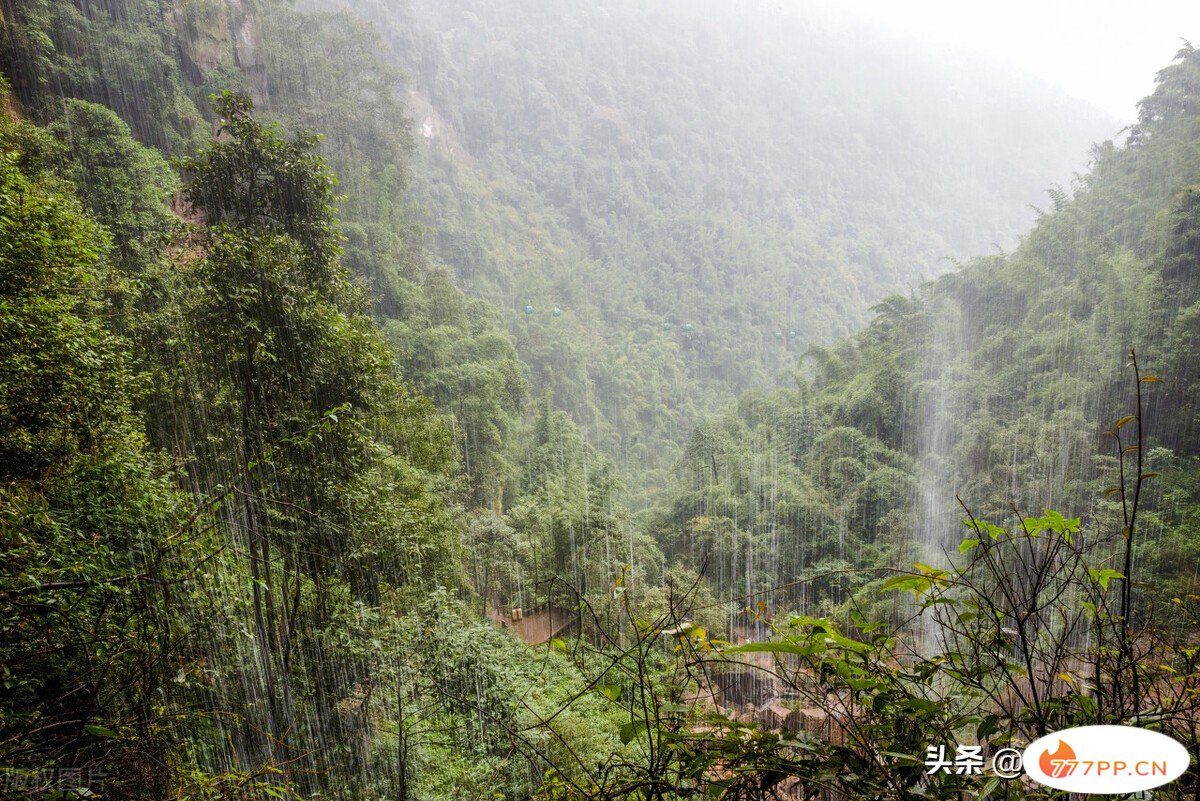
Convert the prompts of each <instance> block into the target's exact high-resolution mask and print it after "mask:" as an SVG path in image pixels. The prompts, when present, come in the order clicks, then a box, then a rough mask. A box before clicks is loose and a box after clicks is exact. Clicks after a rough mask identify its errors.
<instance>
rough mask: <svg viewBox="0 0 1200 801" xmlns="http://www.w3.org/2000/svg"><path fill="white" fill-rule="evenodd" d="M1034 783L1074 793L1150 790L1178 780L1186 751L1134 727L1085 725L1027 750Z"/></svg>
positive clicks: (1027, 768) (1048, 737)
mask: <svg viewBox="0 0 1200 801" xmlns="http://www.w3.org/2000/svg"><path fill="white" fill-rule="evenodd" d="M1024 763H1025V772H1026V774H1027V775H1028V776H1029V778H1031V779H1033V780H1034V781H1036V782H1038V783H1039V784H1044V785H1046V786H1047V787H1053V788H1054V789H1056V790H1066V791H1068V792H1073V793H1093V794H1117V793H1133V792H1138V791H1141V790H1149V789H1151V788H1153V787H1158V786H1160V785H1163V784H1166V783H1167V782H1170V781H1174V780H1175V779H1177V778H1179V776H1181V775H1182V774H1183V773H1184V771H1186V770H1187V768H1188V763H1189V757H1188V753H1187V750H1186V749H1185V748H1184V747H1183V746H1182V745H1180V744H1179V743H1178V742H1176V741H1175V740H1173V739H1171V738H1170V737H1167V736H1166V735H1164V734H1160V733H1158V732H1154V731H1150V730H1148V729H1139V728H1135V727H1133V726H1081V727H1078V728H1074V729H1066V730H1064V731H1061V732H1054V733H1052V734H1048V735H1046V736H1045V737H1041V738H1039V739H1037V740H1034V741H1033V742H1032V743H1030V744H1029V746H1028V747H1027V748H1026V749H1025V754H1024Z"/></svg>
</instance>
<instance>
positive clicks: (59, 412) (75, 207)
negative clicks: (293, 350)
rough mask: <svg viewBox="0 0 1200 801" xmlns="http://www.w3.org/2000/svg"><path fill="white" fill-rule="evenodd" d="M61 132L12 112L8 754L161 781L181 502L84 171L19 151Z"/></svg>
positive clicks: (0, 546)
mask: <svg viewBox="0 0 1200 801" xmlns="http://www.w3.org/2000/svg"><path fill="white" fill-rule="evenodd" d="M48 141H49V140H48V139H46V138H45V135H44V134H41V133H39V132H36V131H33V130H32V129H31V128H30V127H29V126H27V125H26V124H24V123H19V122H14V121H13V120H11V119H10V118H8V117H7V116H4V117H0V243H3V244H0V343H3V344H0V464H2V465H3V468H0V554H2V558H0V565H2V569H0V599H2V600H3V610H4V611H3V616H2V618H0V665H2V666H3V667H0V683H2V684H3V686H4V693H3V702H2V703H0V764H3V765H5V767H6V768H8V769H19V770H29V771H34V772H35V775H36V773H37V772H38V771H45V770H49V769H63V770H65V769H75V770H78V771H81V772H82V774H83V775H88V774H90V772H93V771H99V772H108V773H110V774H111V775H112V777H113V780H112V787H113V791H114V792H115V793H124V794H126V795H127V796H128V797H137V796H156V795H161V794H163V793H165V792H169V789H168V788H169V787H170V786H171V782H172V776H173V768H172V759H173V753H174V747H173V743H172V733H171V731H170V728H169V726H168V725H167V724H166V721H165V720H164V719H163V717H162V715H163V713H164V711H165V709H164V706H163V700H164V699H163V698H162V696H161V695H160V692H161V688H162V686H163V685H164V684H165V682H166V681H167V676H168V675H169V674H170V672H171V670H172V669H173V667H174V665H175V664H177V662H178V659H179V655H178V653H177V651H176V649H175V647H174V645H173V643H172V638H171V635H170V630H169V624H168V622H167V619H166V614H165V612H166V610H165V608H164V606H163V604H164V601H165V598H166V597H167V592H168V589H167V579H168V574H167V571H168V570H173V568H174V563H173V561H171V557H172V554H171V553H169V552H168V548H167V547H166V544H167V542H169V540H170V539H171V536H170V535H171V534H173V533H174V534H176V535H177V534H178V533H179V528H178V527H179V525H180V521H181V519H182V512H181V509H182V508H183V503H182V498H181V497H180V496H179V494H178V493H177V491H176V490H175V488H174V485H173V481H172V479H171V477H170V473H169V471H168V470H167V469H166V467H165V465H164V464H162V462H161V461H160V460H158V459H157V458H155V457H154V456H153V455H152V454H150V453H149V452H148V451H147V450H146V448H145V444H144V440H143V437H142V435H141V433H140V430H139V429H140V425H139V422H140V421H139V420H138V419H137V415H136V413H135V404H136V402H137V401H138V399H139V396H140V393H139V391H138V387H137V385H136V383H135V381H134V380H133V365H132V363H131V358H130V354H129V350H128V344H127V343H126V342H124V341H123V340H121V339H120V338H118V337H117V336H115V335H114V334H113V333H111V331H109V330H108V329H107V328H106V325H105V322H106V320H105V318H106V317H108V316H110V315H111V313H112V308H113V307H112V304H111V303H110V300H111V297H112V293H113V292H114V291H116V290H117V289H118V288H119V287H118V286H117V284H116V283H115V281H114V280H113V275H114V274H113V271H112V268H111V265H110V264H109V263H108V261H107V260H106V256H107V254H108V252H109V241H110V240H109V237H108V235H107V233H106V232H105V231H104V230H103V229H102V228H101V227H100V226H98V225H97V224H96V223H94V222H92V221H91V220H89V219H87V218H86V217H85V216H84V213H83V208H82V205H81V204H80V202H79V201H78V200H77V199H76V198H75V197H74V196H73V195H72V194H71V189H70V186H69V185H68V184H66V183H64V182H62V181H61V180H60V179H58V178H56V177H54V176H52V175H50V174H48V173H46V172H43V171H37V170H33V169H30V168H28V167H27V168H24V169H23V168H22V166H21V165H22V163H23V162H24V163H26V164H28V163H29V162H30V161H36V160H37V159H36V158H35V159H30V158H28V157H29V156H30V155H31V154H29V153H27V152H26V151H25V150H24V145H25V143H30V142H36V143H38V144H39V145H41V144H45V143H46V142H48ZM41 781H42V780H41V779H36V780H34V781H33V782H32V783H31V784H30V785H29V788H28V789H30V791H31V792H32V791H33V790H35V789H36V788H37V787H38V786H39V785H40V782H41ZM22 786H23V785H22V784H21V783H20V782H17V783H16V784H14V785H13V787H14V788H15V791H17V792H20V791H21V788H22ZM71 789H73V788H71Z"/></svg>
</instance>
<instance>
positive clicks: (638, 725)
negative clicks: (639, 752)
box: [620, 720, 649, 745]
mask: <svg viewBox="0 0 1200 801" xmlns="http://www.w3.org/2000/svg"><path fill="white" fill-rule="evenodd" d="M648 728H649V727H648V726H647V725H646V721H644V720H631V721H629V722H628V723H626V724H625V725H623V726H622V727H621V732H620V735H621V745H629V744H630V743H631V742H633V740H634V738H635V737H637V736H638V734H640V733H641V732H644V731H647V730H648Z"/></svg>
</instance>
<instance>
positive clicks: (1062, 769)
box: [1038, 740, 1075, 779]
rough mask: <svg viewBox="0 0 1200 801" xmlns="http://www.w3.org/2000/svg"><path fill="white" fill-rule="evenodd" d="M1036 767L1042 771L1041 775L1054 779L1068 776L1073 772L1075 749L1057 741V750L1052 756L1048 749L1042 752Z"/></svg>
mask: <svg viewBox="0 0 1200 801" xmlns="http://www.w3.org/2000/svg"><path fill="white" fill-rule="evenodd" d="M1038 767H1039V768H1041V769H1042V773H1045V774H1046V775H1047V776H1050V777H1052V778H1055V779H1061V778H1062V777H1063V776H1067V775H1070V774H1071V773H1073V772H1074V771H1075V749H1073V748H1071V746H1069V745H1067V744H1066V743H1064V742H1063V741H1062V740H1059V741H1058V748H1057V749H1056V750H1055V752H1054V753H1053V754H1052V753H1050V751H1049V749H1047V750H1045V751H1043V752H1042V757H1041V759H1039V760H1038Z"/></svg>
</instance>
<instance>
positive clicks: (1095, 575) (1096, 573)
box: [1088, 567, 1125, 590]
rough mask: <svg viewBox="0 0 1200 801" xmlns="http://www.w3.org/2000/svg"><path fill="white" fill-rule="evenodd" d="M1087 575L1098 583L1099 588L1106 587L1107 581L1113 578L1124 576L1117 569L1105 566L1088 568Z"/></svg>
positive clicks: (1104, 588) (1105, 588)
mask: <svg viewBox="0 0 1200 801" xmlns="http://www.w3.org/2000/svg"><path fill="white" fill-rule="evenodd" d="M1088 575H1090V576H1091V577H1092V581H1094V582H1096V583H1097V584H1099V585H1100V588H1101V589H1103V590H1107V589H1108V582H1110V581H1112V580H1113V579H1123V578H1125V574H1124V573H1122V572H1120V571H1119V570H1113V569H1111V568H1107V567H1106V568H1104V569H1102V570H1091V569H1089V570H1088Z"/></svg>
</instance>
